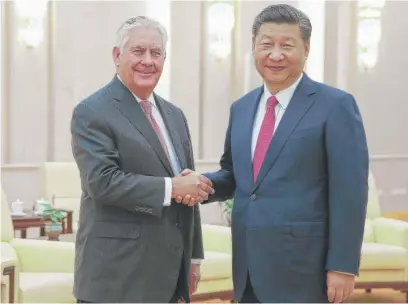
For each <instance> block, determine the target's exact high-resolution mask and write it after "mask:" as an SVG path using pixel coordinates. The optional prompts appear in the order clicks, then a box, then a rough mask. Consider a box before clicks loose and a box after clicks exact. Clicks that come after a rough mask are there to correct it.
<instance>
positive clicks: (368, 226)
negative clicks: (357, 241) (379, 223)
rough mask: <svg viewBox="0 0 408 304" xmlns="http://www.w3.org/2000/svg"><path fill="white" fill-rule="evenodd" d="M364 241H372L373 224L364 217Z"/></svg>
mask: <svg viewBox="0 0 408 304" xmlns="http://www.w3.org/2000/svg"><path fill="white" fill-rule="evenodd" d="M364 242H367V243H373V242H374V226H373V221H372V220H370V219H366V221H365V225H364Z"/></svg>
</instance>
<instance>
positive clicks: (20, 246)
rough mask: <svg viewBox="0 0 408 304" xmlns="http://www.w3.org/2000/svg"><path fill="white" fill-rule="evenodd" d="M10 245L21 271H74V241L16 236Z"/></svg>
mask: <svg viewBox="0 0 408 304" xmlns="http://www.w3.org/2000/svg"><path fill="white" fill-rule="evenodd" d="M10 245H11V246H13V248H14V249H15V251H16V253H17V255H18V260H19V264H20V270H21V271H23V272H74V259H75V244H74V243H70V242H55V241H45V240H28V239H17V238H16V239H13V240H12V241H11V242H10Z"/></svg>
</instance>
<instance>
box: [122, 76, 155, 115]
mask: <svg viewBox="0 0 408 304" xmlns="http://www.w3.org/2000/svg"><path fill="white" fill-rule="evenodd" d="M116 77H118V79H119V80H120V82H121V83H123V85H124V86H125V87H126V88H128V87H127V86H126V85H125V83H124V82H123V81H122V79H121V78H120V76H119V75H118V74H116ZM128 90H129V91H130V92H131V93H132V95H133V97H134V98H135V99H136V101H137V102H141V101H142V99H141V98H139V97H137V96H136V95H135V94H134V93H133V92H132V91H131V90H130V89H129V88H128ZM146 100H147V101H150V102H151V103H152V104H153V106H155V107H156V101H155V100H154V96H153V94H150V96H149V97H148V98H147V99H146Z"/></svg>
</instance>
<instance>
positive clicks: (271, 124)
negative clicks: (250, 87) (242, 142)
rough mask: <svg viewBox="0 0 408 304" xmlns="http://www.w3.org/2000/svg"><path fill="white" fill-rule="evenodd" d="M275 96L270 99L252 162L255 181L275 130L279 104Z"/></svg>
mask: <svg viewBox="0 0 408 304" xmlns="http://www.w3.org/2000/svg"><path fill="white" fill-rule="evenodd" d="M278 103H279V102H278V100H277V99H276V97H275V96H271V97H269V98H268V102H267V107H266V113H265V116H264V119H263V122H262V126H261V130H260V131H259V135H258V141H257V142H256V147H255V152H254V158H253V160H252V168H253V174H254V181H255V180H256V178H257V177H258V174H259V171H260V170H261V167H262V163H263V161H264V159H265V155H266V152H267V151H268V148H269V144H270V142H271V140H272V135H273V130H274V129H275V122H276V117H275V106H276V105H277V104H278Z"/></svg>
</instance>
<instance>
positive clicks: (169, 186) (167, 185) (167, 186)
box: [163, 177, 173, 206]
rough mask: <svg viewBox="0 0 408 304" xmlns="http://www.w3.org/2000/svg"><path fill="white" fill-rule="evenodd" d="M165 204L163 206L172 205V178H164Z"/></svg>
mask: <svg viewBox="0 0 408 304" xmlns="http://www.w3.org/2000/svg"><path fill="white" fill-rule="evenodd" d="M164 184H165V185H164V202H163V206H170V205H171V191H172V190H173V184H172V182H171V178H170V177H165V178H164Z"/></svg>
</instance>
